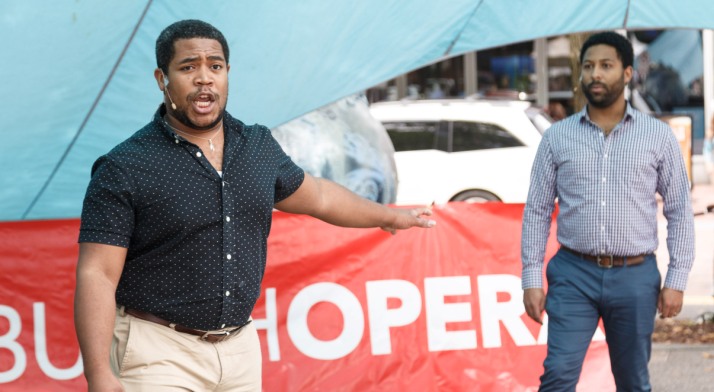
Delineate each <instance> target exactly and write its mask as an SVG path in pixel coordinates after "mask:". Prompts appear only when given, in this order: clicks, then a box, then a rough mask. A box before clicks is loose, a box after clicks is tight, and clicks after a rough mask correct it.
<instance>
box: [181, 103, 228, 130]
mask: <svg viewBox="0 0 714 392" xmlns="http://www.w3.org/2000/svg"><path fill="white" fill-rule="evenodd" d="M225 112H226V108H225V107H224V108H223V109H222V110H221V112H220V113H219V114H218V117H216V119H215V120H213V121H212V122H211V123H210V124H208V125H204V126H199V125H197V124H195V123H194V122H193V121H191V119H190V118H188V116H187V115H186V111H185V110H175V111H174V112H173V116H174V118H176V120H178V122H180V123H181V124H183V125H185V126H187V127H189V128H191V129H195V130H197V131H208V130H210V129H213V128H215V126H216V125H218V124H219V123H220V122H221V121H223V114H224V113H225Z"/></svg>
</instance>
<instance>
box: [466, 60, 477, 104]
mask: <svg viewBox="0 0 714 392" xmlns="http://www.w3.org/2000/svg"><path fill="white" fill-rule="evenodd" d="M477 75H478V74H477V71H476V52H468V53H466V54H464V96H466V97H470V96H472V95H474V94H476V92H477V91H478V77H477Z"/></svg>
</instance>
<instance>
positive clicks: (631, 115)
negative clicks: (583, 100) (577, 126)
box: [576, 101, 635, 124]
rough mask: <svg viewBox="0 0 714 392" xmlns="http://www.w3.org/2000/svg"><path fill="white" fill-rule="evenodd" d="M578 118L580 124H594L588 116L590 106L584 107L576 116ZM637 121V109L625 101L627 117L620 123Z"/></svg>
mask: <svg viewBox="0 0 714 392" xmlns="http://www.w3.org/2000/svg"><path fill="white" fill-rule="evenodd" d="M576 116H577V117H578V122H579V123H581V124H582V123H583V122H586V121H587V122H592V121H591V120H590V115H589V114H588V105H585V106H583V108H582V109H581V110H580V111H579V112H578V114H576ZM634 119H635V108H633V107H632V104H631V103H630V101H625V116H624V117H623V118H622V120H621V121H620V122H627V121H632V120H634Z"/></svg>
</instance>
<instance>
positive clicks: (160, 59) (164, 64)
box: [156, 19, 229, 75]
mask: <svg viewBox="0 0 714 392" xmlns="http://www.w3.org/2000/svg"><path fill="white" fill-rule="evenodd" d="M191 38H208V39H214V40H216V41H218V43H220V44H221V47H222V48H223V57H225V58H226V64H228V55H229V50H228V43H227V42H226V37H224V36H223V33H221V32H220V30H218V29H217V28H215V27H213V26H212V25H211V24H209V23H206V22H204V21H202V20H196V19H186V20H181V21H178V22H175V23H173V24H171V25H169V26H168V27H166V28H165V29H164V30H163V31H162V32H161V34H159V37H158V38H157V39H156V66H157V67H159V68H161V70H162V71H163V72H164V74H166V75H168V73H169V69H168V67H169V63H170V62H171V59H172V58H173V57H174V54H175V53H174V43H175V42H176V41H178V40H180V39H191Z"/></svg>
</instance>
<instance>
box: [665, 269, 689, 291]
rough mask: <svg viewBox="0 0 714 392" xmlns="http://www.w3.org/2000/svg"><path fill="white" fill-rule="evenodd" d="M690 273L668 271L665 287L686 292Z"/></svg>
mask: <svg viewBox="0 0 714 392" xmlns="http://www.w3.org/2000/svg"><path fill="white" fill-rule="evenodd" d="M688 278H689V271H682V270H677V269H673V268H669V269H667V277H666V278H665V279H664V287H666V288H668V289H673V290H679V291H684V290H685V289H686V288H687V279H688Z"/></svg>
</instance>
